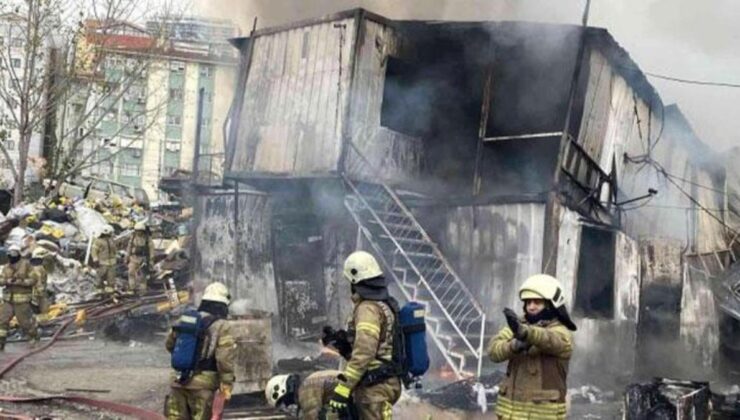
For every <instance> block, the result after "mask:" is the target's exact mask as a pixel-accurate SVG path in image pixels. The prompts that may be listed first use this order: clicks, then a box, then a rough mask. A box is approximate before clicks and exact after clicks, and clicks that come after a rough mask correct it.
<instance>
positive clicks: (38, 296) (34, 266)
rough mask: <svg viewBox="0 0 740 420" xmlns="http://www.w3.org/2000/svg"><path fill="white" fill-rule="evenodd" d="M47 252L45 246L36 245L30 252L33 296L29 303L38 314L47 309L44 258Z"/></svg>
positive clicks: (43, 312)
mask: <svg viewBox="0 0 740 420" xmlns="http://www.w3.org/2000/svg"><path fill="white" fill-rule="evenodd" d="M48 254H49V251H47V250H46V249H45V248H42V247H36V249H34V250H33V253H32V254H31V274H30V276H31V279H32V280H33V296H32V298H31V303H32V305H33V306H35V307H36V309H37V312H38V313H39V314H45V313H46V312H47V311H48V310H49V299H48V298H47V296H46V279H47V275H46V268H44V258H46V256H47V255H48Z"/></svg>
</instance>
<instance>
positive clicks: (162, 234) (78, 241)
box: [0, 195, 192, 304]
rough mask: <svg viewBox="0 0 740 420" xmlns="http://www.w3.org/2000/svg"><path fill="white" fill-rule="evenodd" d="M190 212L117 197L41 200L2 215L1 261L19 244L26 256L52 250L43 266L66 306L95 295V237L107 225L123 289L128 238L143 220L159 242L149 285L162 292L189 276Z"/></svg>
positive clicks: (52, 288)
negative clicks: (171, 280)
mask: <svg viewBox="0 0 740 420" xmlns="http://www.w3.org/2000/svg"><path fill="white" fill-rule="evenodd" d="M191 216H192V211H191V209H183V208H182V207H181V206H178V205H168V206H166V207H165V206H161V207H156V206H154V207H152V208H151V209H145V208H144V207H143V206H140V205H138V204H136V203H129V202H127V201H125V200H122V199H120V198H119V197H118V196H116V195H111V196H108V197H104V198H96V199H83V198H68V197H65V196H58V197H56V198H54V199H51V198H41V199H40V200H38V201H37V202H35V203H24V204H22V205H19V206H16V207H14V208H12V209H10V211H9V212H8V214H7V215H5V216H2V215H1V214H0V241H2V244H3V245H4V247H2V248H0V262H2V263H4V262H5V261H4V260H5V255H6V250H7V249H8V248H9V247H10V246H11V245H17V246H19V247H20V248H21V250H22V255H24V256H30V253H31V252H32V251H33V250H34V249H35V248H37V247H42V248H44V249H46V250H47V251H49V252H48V256H47V257H45V259H44V267H45V268H46V271H47V273H48V284H47V289H48V291H49V293H50V294H51V295H52V296H53V297H54V301H55V302H56V303H64V304H73V303H78V302H83V301H88V300H91V299H93V298H95V294H96V290H95V287H94V284H95V270H94V269H93V268H92V267H91V264H90V253H91V246H92V243H93V241H94V239H95V238H96V237H97V236H98V235H99V234H100V233H101V232H102V231H103V230H104V229H105V228H106V227H110V228H111V229H112V230H113V232H114V234H113V239H114V243H115V245H116V248H117V249H118V255H117V257H118V258H117V259H118V265H117V270H116V274H117V276H116V277H117V280H116V282H117V284H116V286H117V287H116V289H117V290H121V289H123V288H124V285H125V284H126V280H127V271H126V267H125V264H124V263H125V259H126V248H127V243H128V239H129V238H130V237H131V235H132V234H133V230H134V226H135V225H136V224H137V223H139V222H142V221H143V222H145V223H146V224H147V226H148V228H149V232H150V234H151V235H152V238H153V241H152V243H153V244H154V261H152V262H151V270H150V272H149V277H148V280H149V282H150V287H155V288H156V289H157V290H160V291H161V290H162V289H163V285H162V283H163V282H166V281H167V280H168V279H167V278H168V277H173V278H174V280H175V283H176V284H178V285H182V284H183V283H184V281H185V280H186V279H187V274H188V270H189V258H188V254H187V252H186V249H187V248H186V247H187V244H188V242H189V233H188V230H189V229H188V224H189V223H190V217H191ZM151 283H155V284H151ZM156 283H159V284H158V285H157V284H156ZM165 286H166V285H165ZM165 288H166V287H165Z"/></svg>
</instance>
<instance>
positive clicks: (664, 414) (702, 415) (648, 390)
mask: <svg viewBox="0 0 740 420" xmlns="http://www.w3.org/2000/svg"><path fill="white" fill-rule="evenodd" d="M710 395H711V393H710V390H709V384H708V383H707V382H694V381H677V380H673V379H666V378H656V379H654V380H653V381H652V382H649V383H643V384H632V385H629V386H628V387H627V389H626V391H625V394H624V407H625V413H624V418H625V420H669V419H671V420H689V419H691V420H701V419H708V418H709V412H710V405H709V401H710Z"/></svg>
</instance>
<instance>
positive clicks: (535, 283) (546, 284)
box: [519, 274, 565, 309]
mask: <svg viewBox="0 0 740 420" xmlns="http://www.w3.org/2000/svg"><path fill="white" fill-rule="evenodd" d="M519 299H521V300H527V299H543V300H547V301H550V302H551V303H552V306H553V307H554V308H556V309H557V308H560V307H561V306H564V305H565V295H564V293H563V287H562V286H561V285H560V282H559V281H558V280H557V279H556V278H555V277H553V276H549V275H547V274H535V275H534V276H531V277H529V278H528V279H527V280H525V281H524V284H522V287H520V288H519Z"/></svg>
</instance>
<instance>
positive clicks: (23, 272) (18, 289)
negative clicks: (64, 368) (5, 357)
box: [0, 245, 39, 351]
mask: <svg viewBox="0 0 740 420" xmlns="http://www.w3.org/2000/svg"><path fill="white" fill-rule="evenodd" d="M30 272H31V268H30V267H29V263H28V260H26V259H24V258H23V257H21V249H20V247H19V246H17V245H11V246H10V248H9V249H8V264H7V265H5V267H3V272H2V277H1V278H0V286H4V290H3V303H2V307H1V308H0V351H2V350H4V349H5V340H6V339H7V337H8V328H9V325H10V320H11V319H13V315H15V317H16V319H17V320H18V325H20V327H21V328H22V329H23V331H25V333H26V334H27V335H28V336H29V337H30V338H31V346H32V347H35V346H36V344H38V341H39V335H38V330H37V328H36V317H35V316H34V314H33V309H32V308H31V295H32V293H33V286H34V280H33V278H32V277H31V276H30Z"/></svg>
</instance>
